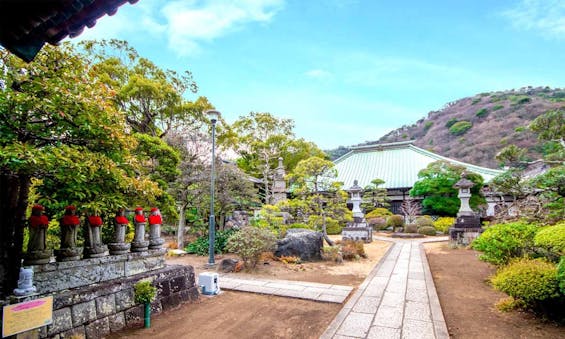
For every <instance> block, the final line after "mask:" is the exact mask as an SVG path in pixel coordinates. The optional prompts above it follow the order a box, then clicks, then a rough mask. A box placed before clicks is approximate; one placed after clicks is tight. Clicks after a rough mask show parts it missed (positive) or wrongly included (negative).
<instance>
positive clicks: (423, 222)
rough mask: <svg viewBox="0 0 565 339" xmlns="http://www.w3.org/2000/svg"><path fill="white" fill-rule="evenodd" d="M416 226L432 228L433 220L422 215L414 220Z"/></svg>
mask: <svg viewBox="0 0 565 339" xmlns="http://www.w3.org/2000/svg"><path fill="white" fill-rule="evenodd" d="M416 225H417V226H418V227H424V226H433V225H434V220H433V219H432V217H430V216H429V215H423V216H421V217H417V218H416Z"/></svg>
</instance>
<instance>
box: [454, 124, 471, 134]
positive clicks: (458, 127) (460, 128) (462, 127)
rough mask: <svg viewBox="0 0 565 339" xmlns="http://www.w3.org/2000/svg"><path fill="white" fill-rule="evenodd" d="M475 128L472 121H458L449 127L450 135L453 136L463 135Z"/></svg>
mask: <svg viewBox="0 0 565 339" xmlns="http://www.w3.org/2000/svg"><path fill="white" fill-rule="evenodd" d="M471 127H473V124H472V123H471V122H470V121H458V122H456V123H454V124H453V125H452V126H451V127H449V133H451V134H452V135H463V134H465V133H466V132H467V131H468V130H469V129H471Z"/></svg>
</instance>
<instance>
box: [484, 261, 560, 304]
mask: <svg viewBox="0 0 565 339" xmlns="http://www.w3.org/2000/svg"><path fill="white" fill-rule="evenodd" d="M491 282H492V285H493V286H494V288H496V289H497V290H499V291H502V292H504V293H506V294H508V295H509V296H511V297H513V298H515V299H520V300H523V301H524V302H525V303H527V304H529V305H531V304H535V303H536V302H539V301H543V300H546V299H551V298H555V297H557V296H559V292H558V283H557V268H556V267H555V265H553V264H551V263H548V262H546V261H542V260H538V259H527V258H522V259H519V260H516V261H514V262H512V263H510V264H509V265H508V266H505V267H503V268H501V269H500V270H499V271H498V272H497V273H496V275H495V276H494V277H493V278H492V279H491Z"/></svg>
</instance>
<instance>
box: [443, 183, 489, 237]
mask: <svg viewBox="0 0 565 339" xmlns="http://www.w3.org/2000/svg"><path fill="white" fill-rule="evenodd" d="M473 186H475V183H474V182H472V181H471V180H469V179H467V173H466V172H463V173H461V179H460V180H459V181H458V182H457V183H455V185H453V187H454V188H457V189H458V190H459V194H457V197H458V198H459V200H461V206H460V207H459V212H457V219H456V220H455V224H454V225H453V226H452V227H451V228H449V242H450V244H451V245H456V246H468V245H469V244H470V243H471V242H472V241H473V240H474V239H475V238H476V237H478V236H479V235H480V234H481V233H482V229H481V219H480V218H479V216H478V215H477V214H476V213H475V212H473V210H472V209H471V206H470V205H469V200H470V199H471V187H473Z"/></svg>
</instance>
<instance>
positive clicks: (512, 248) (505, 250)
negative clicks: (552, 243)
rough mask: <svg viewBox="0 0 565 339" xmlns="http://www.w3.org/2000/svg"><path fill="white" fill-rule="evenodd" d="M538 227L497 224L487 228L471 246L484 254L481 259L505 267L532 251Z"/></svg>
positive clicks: (516, 223)
mask: <svg viewBox="0 0 565 339" xmlns="http://www.w3.org/2000/svg"><path fill="white" fill-rule="evenodd" d="M537 231H538V227H537V226H535V225H531V224H528V223H525V222H513V223H508V224H497V225H494V226H491V227H489V228H487V229H486V230H485V231H484V232H483V233H482V234H481V235H480V236H479V237H478V238H477V239H475V240H474V241H473V243H472V244H471V246H472V247H473V249H476V250H477V251H481V252H483V253H482V254H481V256H480V257H479V259H481V260H484V261H487V262H490V263H493V264H495V265H503V264H506V263H508V261H509V260H510V259H512V258H515V257H522V256H524V255H526V254H528V253H530V252H531V251H532V247H533V243H534V236H535V235H536V232H537Z"/></svg>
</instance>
